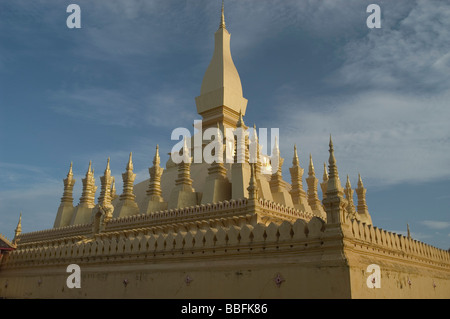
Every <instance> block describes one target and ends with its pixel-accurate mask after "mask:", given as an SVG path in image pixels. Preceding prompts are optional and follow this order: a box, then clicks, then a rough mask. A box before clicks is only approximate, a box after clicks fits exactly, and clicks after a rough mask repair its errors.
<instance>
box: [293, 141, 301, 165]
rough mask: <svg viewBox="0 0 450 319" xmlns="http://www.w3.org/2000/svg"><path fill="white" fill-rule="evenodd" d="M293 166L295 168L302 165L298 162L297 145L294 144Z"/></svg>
mask: <svg viewBox="0 0 450 319" xmlns="http://www.w3.org/2000/svg"><path fill="white" fill-rule="evenodd" d="M292 165H294V166H297V165H300V161H299V160H298V154H297V145H296V144H294V158H293V159H292Z"/></svg>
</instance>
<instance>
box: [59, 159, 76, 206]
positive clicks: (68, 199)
mask: <svg viewBox="0 0 450 319" xmlns="http://www.w3.org/2000/svg"><path fill="white" fill-rule="evenodd" d="M63 182H64V193H63V196H62V197H61V203H68V204H70V205H73V186H74V185H75V179H74V178H73V171H72V162H70V168H69V172H68V173H67V177H66V178H65V179H64V180H63Z"/></svg>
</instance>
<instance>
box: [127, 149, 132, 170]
mask: <svg viewBox="0 0 450 319" xmlns="http://www.w3.org/2000/svg"><path fill="white" fill-rule="evenodd" d="M132 156H133V152H130V157H129V158H128V164H127V171H132V170H133V158H132Z"/></svg>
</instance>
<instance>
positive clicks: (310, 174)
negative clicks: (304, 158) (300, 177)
mask: <svg viewBox="0 0 450 319" xmlns="http://www.w3.org/2000/svg"><path fill="white" fill-rule="evenodd" d="M308 175H309V176H314V175H315V171H314V164H313V160H312V155H311V153H309V171H308Z"/></svg>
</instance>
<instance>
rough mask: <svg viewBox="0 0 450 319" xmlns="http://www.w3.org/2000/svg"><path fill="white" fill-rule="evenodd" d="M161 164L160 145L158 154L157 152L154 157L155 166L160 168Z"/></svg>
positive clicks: (157, 150)
mask: <svg viewBox="0 0 450 319" xmlns="http://www.w3.org/2000/svg"><path fill="white" fill-rule="evenodd" d="M160 163H161V158H160V157H159V145H158V144H156V152H155V156H154V157H153V165H155V166H159V164H160Z"/></svg>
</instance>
